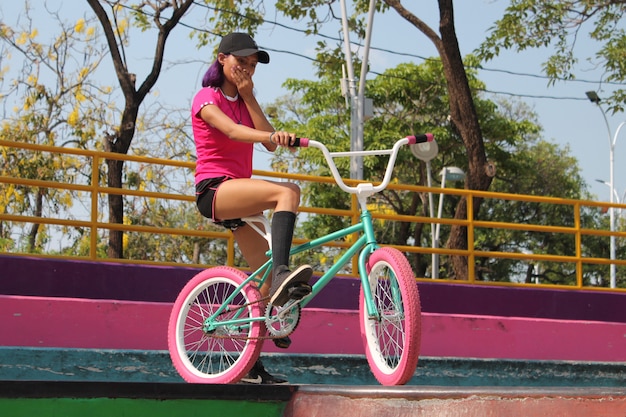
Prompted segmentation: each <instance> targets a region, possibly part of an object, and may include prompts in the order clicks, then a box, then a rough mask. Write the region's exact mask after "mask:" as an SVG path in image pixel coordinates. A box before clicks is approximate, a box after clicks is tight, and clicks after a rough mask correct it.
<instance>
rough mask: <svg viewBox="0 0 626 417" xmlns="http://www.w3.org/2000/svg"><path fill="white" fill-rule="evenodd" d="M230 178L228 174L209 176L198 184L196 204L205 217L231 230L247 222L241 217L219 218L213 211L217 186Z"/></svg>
mask: <svg viewBox="0 0 626 417" xmlns="http://www.w3.org/2000/svg"><path fill="white" fill-rule="evenodd" d="M229 179H231V178H230V177H226V176H223V177H217V178H207V179H205V180H202V181H200V182H199V183H198V184H196V206H198V210H200V213H201V214H202V215H203V216H204V217H206V218H208V219H211V220H212V221H213V223H215V224H217V225H220V226H223V227H225V228H227V229H230V230H235V229H237V228H238V227H240V226H243V225H244V224H246V222H244V221H243V220H241V219H227V220H219V219H216V218H215V216H214V213H213V212H214V204H215V193H216V192H217V187H219V186H220V184H222V183H223V182H224V181H228V180H229Z"/></svg>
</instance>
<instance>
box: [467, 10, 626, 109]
mask: <svg viewBox="0 0 626 417" xmlns="http://www.w3.org/2000/svg"><path fill="white" fill-rule="evenodd" d="M510 3H511V4H510V5H509V6H508V7H507V9H506V12H505V14H504V16H502V18H501V19H500V20H498V21H497V22H495V24H494V26H493V28H492V31H491V34H490V35H489V37H488V38H487V39H486V40H485V42H484V43H483V44H482V45H481V47H480V49H479V53H480V55H481V57H482V58H483V59H485V60H489V59H492V58H493V57H495V56H498V55H499V53H500V52H501V51H503V50H506V49H513V50H515V51H524V50H526V49H529V48H547V49H549V50H550V51H552V54H551V55H550V57H549V58H548V60H547V61H546V62H545V63H544V64H543V70H544V72H545V74H546V75H547V76H548V77H549V78H550V80H551V83H555V82H557V81H559V80H571V79H574V78H576V76H575V71H574V70H575V69H576V67H577V65H578V64H579V61H580V58H581V57H579V56H578V54H577V51H576V46H577V42H578V41H579V40H580V39H582V38H583V36H582V35H584V34H586V35H587V36H588V37H589V38H590V39H592V40H594V41H596V42H597V43H598V50H597V52H596V53H595V55H594V56H590V57H584V58H585V59H586V60H588V61H589V63H590V65H591V66H592V67H594V68H602V69H603V71H604V74H603V77H602V78H603V80H602V82H603V83H608V84H612V85H623V83H624V80H626V66H625V65H624V60H625V58H624V51H625V50H626V31H625V30H624V25H623V22H624V13H625V12H626V4H625V3H624V1H621V0H610V1H603V2H598V1H590V0H559V1H553V0H511V2H510ZM585 29H586V30H585ZM585 32H586V33H585ZM606 101H607V103H608V105H609V107H610V109H611V110H612V111H613V112H614V113H615V112H619V111H623V110H624V103H626V90H625V89H624V88H623V87H619V88H617V89H616V90H615V91H613V92H612V96H611V97H610V98H608V99H607V100H606Z"/></svg>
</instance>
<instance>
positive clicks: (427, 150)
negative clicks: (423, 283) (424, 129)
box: [410, 140, 439, 278]
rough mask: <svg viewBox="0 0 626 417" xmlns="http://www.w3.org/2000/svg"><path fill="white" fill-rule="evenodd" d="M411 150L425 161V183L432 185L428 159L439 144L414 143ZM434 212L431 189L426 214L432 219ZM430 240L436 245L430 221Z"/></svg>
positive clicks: (433, 263) (433, 257) (432, 142)
mask: <svg viewBox="0 0 626 417" xmlns="http://www.w3.org/2000/svg"><path fill="white" fill-rule="evenodd" d="M410 148H411V152H412V153H413V155H415V157H416V158H418V159H419V160H421V161H424V162H426V184H427V185H428V187H429V188H431V187H432V186H433V174H432V168H431V164H430V161H431V160H432V159H433V158H434V157H435V156H437V154H438V153H439V146H438V145H437V142H436V141H435V140H433V141H431V142H424V143H415V144H413V145H411V146H410ZM434 213H435V203H434V201H433V193H432V192H431V191H429V192H428V215H429V216H430V218H431V219H432V218H433V217H434ZM430 241H431V246H432V248H433V249H434V248H436V247H437V240H436V239H435V224H434V223H432V222H431V223H430ZM436 258H437V256H436V254H435V253H433V254H432V262H431V265H432V274H431V278H436V276H435V263H436V262H437V259H436Z"/></svg>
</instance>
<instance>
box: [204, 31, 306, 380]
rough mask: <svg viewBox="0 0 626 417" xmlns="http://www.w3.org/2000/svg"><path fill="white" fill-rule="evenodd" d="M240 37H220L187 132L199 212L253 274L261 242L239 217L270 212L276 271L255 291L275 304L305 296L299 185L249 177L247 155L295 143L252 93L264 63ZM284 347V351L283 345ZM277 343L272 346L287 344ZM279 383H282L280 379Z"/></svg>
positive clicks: (265, 247) (263, 259)
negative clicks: (295, 244)
mask: <svg viewBox="0 0 626 417" xmlns="http://www.w3.org/2000/svg"><path fill="white" fill-rule="evenodd" d="M269 60H270V58H269V55H268V53H267V52H265V51H261V50H259V48H258V46H257V44H256V42H255V41H254V40H253V39H252V38H251V37H250V36H249V35H247V34H245V33H231V34H229V35H227V36H224V37H223V38H222V41H221V42H220V45H219V48H218V54H217V59H216V60H215V62H213V64H212V65H211V66H210V67H209V69H208V71H207V72H206V74H205V75H204V78H203V80H202V87H203V88H202V89H201V90H200V91H199V92H198V93H197V94H196V96H195V97H194V100H193V103H192V128H193V135H194V140H195V144H196V154H197V162H196V174H195V182H196V201H197V206H198V209H199V210H200V212H201V213H202V215H204V216H205V217H207V218H209V219H211V220H213V221H214V222H215V223H216V224H220V225H223V226H224V227H227V228H229V229H231V230H232V231H233V234H234V236H235V240H236V241H237V244H238V246H239V249H240V250H241V253H242V254H243V257H244V258H245V260H246V262H247V263H248V265H249V266H250V268H251V269H252V270H256V269H257V268H259V267H260V266H261V265H262V264H263V263H265V262H266V261H267V257H266V255H265V253H266V252H267V250H268V244H267V241H266V240H265V238H264V237H262V236H261V235H259V234H258V233H257V232H255V231H254V230H253V229H252V228H250V227H249V226H247V225H246V224H245V223H244V222H242V221H241V220H240V219H241V218H242V217H246V216H252V215H256V214H261V213H263V211H264V210H273V211H274V213H273V215H272V222H271V235H272V239H271V241H272V242H271V245H272V260H273V264H274V270H273V274H272V279H271V282H269V283H267V285H264V286H263V287H262V288H261V289H260V290H261V294H262V296H263V297H268V296H269V302H270V303H272V305H274V306H282V305H283V304H285V303H286V302H287V301H288V300H289V299H290V298H294V299H299V298H302V297H304V296H306V295H308V294H309V293H310V292H311V286H310V285H309V284H308V281H309V280H310V278H311V275H312V273H313V271H312V269H311V267H310V266H309V265H303V266H300V267H299V268H296V269H295V270H293V271H291V269H290V268H289V250H290V248H291V241H292V238H293V230H294V225H295V220H296V212H297V210H298V206H299V204H300V188H299V187H298V186H297V185H296V184H293V183H286V182H280V183H279V182H274V181H266V180H261V179H253V178H251V176H252V153H253V147H254V144H255V143H261V144H263V146H264V147H265V148H266V149H267V150H269V151H272V152H273V151H275V150H276V149H277V147H278V146H290V145H293V142H294V140H295V134H293V133H289V132H281V131H275V130H274V129H273V128H272V125H271V124H270V123H269V121H268V120H267V118H266V117H265V114H264V113H263V111H262V110H261V107H260V106H259V103H258V102H257V101H256V98H255V96H254V84H253V82H252V76H253V75H254V72H255V69H256V66H257V64H258V63H262V64H267V63H269ZM281 343H282V346H281ZM288 344H289V340H288V338H285V339H284V340H279V343H277V345H278V346H281V347H286V346H284V345H287V346H288ZM253 372H254V373H257V374H261V376H262V377H265V378H264V380H263V383H276V382H277V381H278V379H277V378H275V377H272V376H271V375H269V374H267V372H265V370H264V369H263V368H262V365H260V363H257V365H256V366H255V368H254V369H253ZM280 382H284V381H280Z"/></svg>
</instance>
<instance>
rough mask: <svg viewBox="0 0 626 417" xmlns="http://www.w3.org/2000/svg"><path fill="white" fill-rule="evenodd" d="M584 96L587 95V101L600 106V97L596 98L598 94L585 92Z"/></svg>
mask: <svg viewBox="0 0 626 417" xmlns="http://www.w3.org/2000/svg"><path fill="white" fill-rule="evenodd" d="M585 94H586V95H587V98H588V99H589V101H591V102H592V103H595V104H600V97H598V94H597V93H596V92H595V91H587V92H586V93H585Z"/></svg>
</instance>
